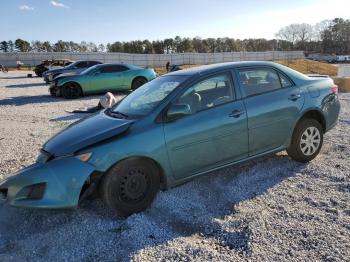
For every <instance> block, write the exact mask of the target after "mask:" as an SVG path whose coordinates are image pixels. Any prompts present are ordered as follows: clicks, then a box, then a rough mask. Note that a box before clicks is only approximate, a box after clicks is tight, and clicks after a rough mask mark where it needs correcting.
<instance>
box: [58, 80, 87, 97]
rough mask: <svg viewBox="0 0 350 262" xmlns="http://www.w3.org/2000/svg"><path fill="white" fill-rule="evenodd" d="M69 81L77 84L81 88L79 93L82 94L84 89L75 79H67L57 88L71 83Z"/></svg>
mask: <svg viewBox="0 0 350 262" xmlns="http://www.w3.org/2000/svg"><path fill="white" fill-rule="evenodd" d="M71 83H72V84H76V85H77V86H79V88H80V90H81V93H82V94H83V95H84V90H83V88H82V87H81V84H79V82H77V81H75V80H68V81H66V82H64V83H62V84H61V85H60V86H59V88H63V87H64V86H65V85H67V84H71Z"/></svg>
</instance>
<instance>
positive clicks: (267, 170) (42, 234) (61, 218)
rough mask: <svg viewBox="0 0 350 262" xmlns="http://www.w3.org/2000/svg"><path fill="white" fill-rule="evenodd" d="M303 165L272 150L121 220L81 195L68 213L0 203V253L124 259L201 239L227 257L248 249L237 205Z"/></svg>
mask: <svg viewBox="0 0 350 262" xmlns="http://www.w3.org/2000/svg"><path fill="white" fill-rule="evenodd" d="M304 167H305V165H302V164H298V163H296V162H294V161H291V160H290V159H289V158H288V157H287V156H286V155H284V154H278V155H276V156H275V155H272V156H266V157H263V158H260V159H258V160H255V161H250V162H247V163H244V164H240V165H236V166H232V167H229V168H225V169H222V170H219V171H216V172H212V173H211V174H208V175H206V176H203V177H201V178H198V179H195V180H193V181H192V182H189V183H187V184H184V185H182V186H179V187H177V188H174V189H170V190H168V191H165V192H160V193H159V194H158V196H157V198H156V199H155V201H154V203H153V204H152V206H151V207H150V208H148V209H147V210H146V211H145V212H143V213H139V214H134V215H132V216H130V217H128V218H127V219H125V220H121V219H117V218H116V217H115V216H114V215H113V214H112V213H111V211H110V210H108V208H106V207H105V206H104V204H103V203H102V201H101V200H94V201H85V202H84V203H83V207H81V208H79V209H78V210H73V211H51V212H50V211H45V210H44V211H43V210H26V209H14V208H9V207H1V208H0V235H1V237H0V239H2V240H1V241H0V258H1V257H3V258H5V259H7V258H17V259H20V258H25V259H29V260H31V259H36V258H39V257H40V258H42V259H44V260H46V259H59V257H60V254H61V253H62V254H65V256H64V257H65V259H67V260H71V259H76V260H83V261H90V260H114V261H116V260H117V261H129V260H130V258H131V257H132V256H133V255H135V253H139V252H142V251H143V250H144V249H147V248H155V249H157V248H160V249H163V246H165V247H166V245H168V244H169V243H171V242H172V241H173V240H175V239H179V238H180V239H183V238H185V239H188V238H189V239H190V240H188V241H190V242H189V243H197V242H198V243H202V244H199V245H205V243H209V244H208V245H210V246H211V247H212V246H214V247H215V249H216V250H217V251H218V252H224V253H228V255H229V254H230V252H234V253H236V254H237V253H239V254H249V253H250V243H251V241H252V231H251V229H250V224H249V223H250V221H249V217H244V216H243V217H244V218H243V219H242V216H239V213H240V212H241V211H240V203H242V202H244V201H247V200H249V199H253V198H256V197H258V196H260V195H263V194H265V193H266V192H267V191H268V190H269V189H270V188H273V187H274V186H276V185H278V184H279V183H281V182H282V181H284V180H286V179H288V178H290V177H293V176H295V175H296V174H297V173H299V172H301V170H302V169H303V168H304ZM49 239H52V240H50V241H49ZM208 241H209V242H208ZM165 247H164V248H165ZM31 249H34V250H35V252H34V251H33V250H31ZM76 250H80V252H79V253H78V254H77V253H75V252H76ZM163 252H164V251H163ZM165 252H166V251H165ZM27 254H29V255H27ZM173 255H174V254H173ZM57 256H58V257H57ZM171 257H172V256H171V254H169V259H171ZM62 258H63V257H62ZM15 260H16V259H15Z"/></svg>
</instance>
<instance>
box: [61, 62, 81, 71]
mask: <svg viewBox="0 0 350 262" xmlns="http://www.w3.org/2000/svg"><path fill="white" fill-rule="evenodd" d="M77 63H78V61H76V62H74V63H71V64H69V65H67V66H65V67H64V68H67V69H71V68H73V67H74V66H75V65H76V64H77Z"/></svg>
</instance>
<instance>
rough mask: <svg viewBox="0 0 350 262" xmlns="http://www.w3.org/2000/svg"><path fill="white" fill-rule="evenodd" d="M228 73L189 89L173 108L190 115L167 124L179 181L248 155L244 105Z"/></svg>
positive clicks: (176, 175) (169, 153)
mask: <svg viewBox="0 0 350 262" xmlns="http://www.w3.org/2000/svg"><path fill="white" fill-rule="evenodd" d="M232 83H233V82H232V77H231V74H230V73H229V72H225V73H221V74H217V75H212V76H210V77H207V78H204V79H202V80H200V81H199V82H198V83H197V84H195V85H194V86H192V87H190V88H188V89H187V90H186V91H185V92H184V93H183V94H182V95H181V96H180V97H178V98H177V99H175V101H174V102H173V103H172V104H186V105H189V107H190V109H191V114H190V115H187V116H184V117H182V118H180V119H177V120H176V121H172V122H166V123H164V136H165V141H166V145H167V150H168V156H169V160H170V163H171V167H172V170H173V174H174V176H175V178H176V179H181V178H185V177H187V176H191V175H194V174H196V173H199V172H202V171H205V170H208V169H210V168H213V167H216V166H219V165H222V164H224V163H230V162H233V161H235V160H239V159H242V158H244V157H246V156H247V155H248V134H247V118H246V113H245V108H244V104H243V102H242V101H241V100H236V96H235V92H234V89H233V84H232Z"/></svg>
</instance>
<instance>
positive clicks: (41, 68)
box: [34, 59, 74, 77]
mask: <svg viewBox="0 0 350 262" xmlns="http://www.w3.org/2000/svg"><path fill="white" fill-rule="evenodd" d="M73 62H74V61H71V60H68V59H54V60H43V61H41V64H39V65H37V66H35V68H34V72H35V74H36V75H37V76H40V77H42V76H43V73H44V72H46V71H48V70H51V69H58V68H62V67H65V66H68V65H70V64H71V63H73Z"/></svg>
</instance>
